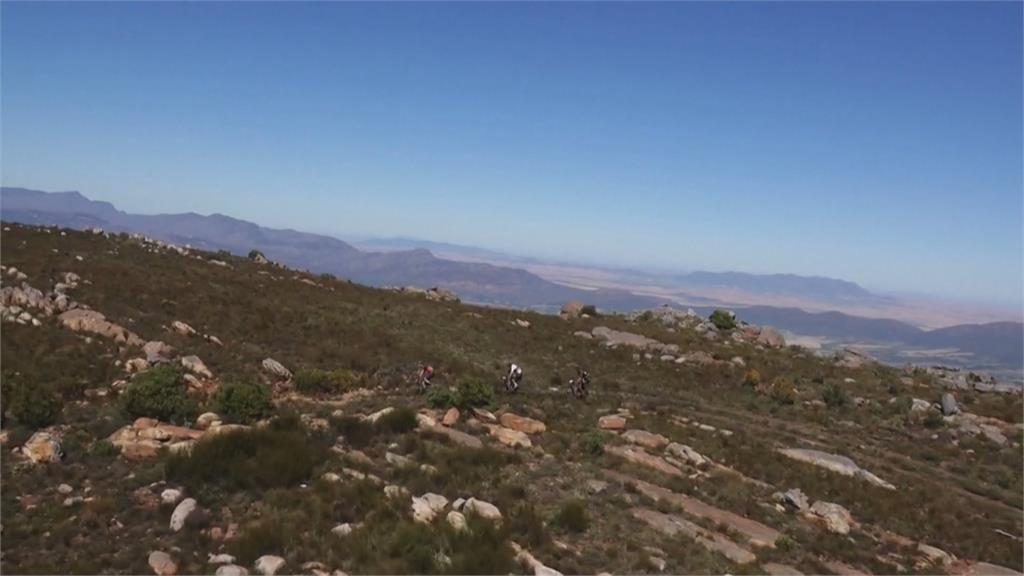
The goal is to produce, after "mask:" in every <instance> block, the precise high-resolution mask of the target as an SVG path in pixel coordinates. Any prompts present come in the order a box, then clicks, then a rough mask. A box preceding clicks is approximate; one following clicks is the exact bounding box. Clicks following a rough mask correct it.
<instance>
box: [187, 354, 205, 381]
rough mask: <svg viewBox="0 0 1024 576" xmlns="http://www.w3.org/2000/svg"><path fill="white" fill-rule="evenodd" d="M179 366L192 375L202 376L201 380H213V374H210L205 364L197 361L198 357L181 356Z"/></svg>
mask: <svg viewBox="0 0 1024 576" xmlns="http://www.w3.org/2000/svg"><path fill="white" fill-rule="evenodd" d="M181 365H182V366H184V367H185V369H186V370H188V371H189V372H192V373H193V374H196V375H198V376H202V377H203V378H210V379H212V378H213V372H210V369H209V368H207V367H206V364H204V363H203V361H202V360H200V359H199V356H194V355H193V356H182V357H181Z"/></svg>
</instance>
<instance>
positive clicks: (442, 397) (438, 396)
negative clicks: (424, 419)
mask: <svg viewBox="0 0 1024 576" xmlns="http://www.w3.org/2000/svg"><path fill="white" fill-rule="evenodd" d="M458 403H459V394H458V392H456V391H454V390H449V389H448V388H431V390H430V392H427V404H428V405H429V406H430V407H431V408H449V407H451V406H455V405H456V404H458Z"/></svg>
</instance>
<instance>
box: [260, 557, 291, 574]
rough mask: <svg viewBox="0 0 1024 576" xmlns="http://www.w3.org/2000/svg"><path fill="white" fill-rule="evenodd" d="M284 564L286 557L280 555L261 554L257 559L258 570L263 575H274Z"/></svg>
mask: <svg viewBox="0 0 1024 576" xmlns="http://www.w3.org/2000/svg"><path fill="white" fill-rule="evenodd" d="M282 566H284V558H281V557H280V556H260V557H259V558H257V559H256V571H257V572H259V573H260V574H263V576H274V574H277V571H278V570H280V569H281V567H282Z"/></svg>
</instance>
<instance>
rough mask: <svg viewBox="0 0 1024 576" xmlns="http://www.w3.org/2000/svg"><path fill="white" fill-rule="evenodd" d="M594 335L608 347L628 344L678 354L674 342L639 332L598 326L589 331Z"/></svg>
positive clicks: (654, 351)
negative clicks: (665, 342) (659, 340)
mask: <svg viewBox="0 0 1024 576" xmlns="http://www.w3.org/2000/svg"><path fill="white" fill-rule="evenodd" d="M590 332H591V334H593V335H594V338H597V339H600V340H603V341H604V345H605V346H607V347H608V348H617V347H619V346H629V347H632V348H639V349H641V350H646V351H649V352H653V353H658V354H673V355H674V354H678V353H679V346H677V345H675V344H663V343H661V342H658V341H657V340H655V339H653V338H648V337H646V336H643V335H641V334H633V333H632V332H622V331H619V330H612V329H611V328H608V327H607V326H598V327H597V328H594V329H593V330H591V331H590Z"/></svg>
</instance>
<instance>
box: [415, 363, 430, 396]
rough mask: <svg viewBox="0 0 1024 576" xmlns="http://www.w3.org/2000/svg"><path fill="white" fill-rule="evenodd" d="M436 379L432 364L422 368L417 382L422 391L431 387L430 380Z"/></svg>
mask: <svg viewBox="0 0 1024 576" xmlns="http://www.w3.org/2000/svg"><path fill="white" fill-rule="evenodd" d="M433 377H434V367H433V366H431V365H430V364H424V365H423V366H422V367H421V368H420V373H419V375H417V377H416V382H417V383H418V384H419V386H420V390H426V389H427V388H428V387H430V380H431V378H433Z"/></svg>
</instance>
